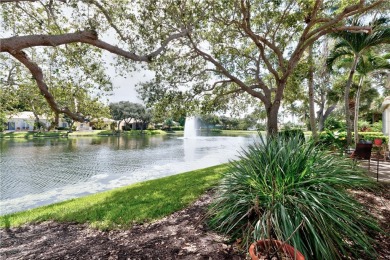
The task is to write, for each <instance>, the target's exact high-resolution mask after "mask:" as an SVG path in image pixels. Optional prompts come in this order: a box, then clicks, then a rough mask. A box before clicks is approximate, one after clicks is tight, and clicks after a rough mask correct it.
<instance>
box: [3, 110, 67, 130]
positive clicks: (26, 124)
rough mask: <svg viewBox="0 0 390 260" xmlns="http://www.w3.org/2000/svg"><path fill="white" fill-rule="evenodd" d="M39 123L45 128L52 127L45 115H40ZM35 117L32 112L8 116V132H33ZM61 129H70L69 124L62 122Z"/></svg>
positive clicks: (60, 123)
mask: <svg viewBox="0 0 390 260" xmlns="http://www.w3.org/2000/svg"><path fill="white" fill-rule="evenodd" d="M38 118H39V122H40V123H41V125H43V126H44V127H45V128H48V127H50V121H49V120H48V118H47V117H46V116H45V115H39V116H38ZM35 120H36V119H35V116H34V113H33V112H31V111H24V112H19V113H16V114H12V115H9V116H7V123H6V129H5V130H8V131H33V130H34V124H35ZM59 127H64V128H66V127H68V123H67V122H64V121H62V120H60V122H59Z"/></svg>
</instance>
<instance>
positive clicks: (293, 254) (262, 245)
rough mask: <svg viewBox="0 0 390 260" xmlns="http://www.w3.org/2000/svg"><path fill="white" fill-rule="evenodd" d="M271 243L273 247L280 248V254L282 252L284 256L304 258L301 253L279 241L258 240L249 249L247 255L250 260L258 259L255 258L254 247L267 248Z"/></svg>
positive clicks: (301, 259) (299, 259)
mask: <svg viewBox="0 0 390 260" xmlns="http://www.w3.org/2000/svg"><path fill="white" fill-rule="evenodd" d="M271 241H272V244H273V245H274V247H277V248H280V252H284V253H285V254H286V255H288V256H289V257H291V259H296V260H305V257H304V256H303V255H302V253H301V252H299V251H298V250H296V249H295V248H294V247H292V246H290V245H289V244H286V243H283V242H282V241H279V240H269V239H265V240H259V241H257V242H255V243H253V244H252V245H251V246H250V247H249V255H250V256H251V259H252V260H259V257H258V256H257V254H256V252H255V248H256V247H257V249H259V248H260V249H261V248H268V247H270V245H271Z"/></svg>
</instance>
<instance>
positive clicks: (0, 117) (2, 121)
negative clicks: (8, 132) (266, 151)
mask: <svg viewBox="0 0 390 260" xmlns="http://www.w3.org/2000/svg"><path fill="white" fill-rule="evenodd" d="M6 124H7V117H6V114H5V113H4V112H3V111H1V112H0V132H3V131H4V130H5V128H6Z"/></svg>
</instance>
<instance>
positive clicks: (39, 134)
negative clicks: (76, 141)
mask: <svg viewBox="0 0 390 260" xmlns="http://www.w3.org/2000/svg"><path fill="white" fill-rule="evenodd" d="M67 135H68V133H67V131H55V132H37V133H35V132H26V131H23V132H9V133H0V138H9V139H12V138H25V139H31V138H42V137H52V138H58V137H67Z"/></svg>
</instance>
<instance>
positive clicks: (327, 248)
mask: <svg viewBox="0 0 390 260" xmlns="http://www.w3.org/2000/svg"><path fill="white" fill-rule="evenodd" d="M372 185H374V183H373V182H372V180H370V179H369V178H368V177H366V176H365V175H364V172H363V171H362V170H361V169H359V168H357V167H353V165H352V163H351V160H350V159H348V158H343V157H342V156H339V155H337V156H335V155H333V154H331V153H329V152H327V151H324V150H323V149H318V147H316V146H315V145H314V144H313V143H312V142H305V141H304V140H302V139H300V138H284V137H281V136H279V137H268V138H265V137H264V138H261V139H260V141H259V142H258V143H256V144H254V145H252V146H250V147H249V148H247V149H246V150H243V151H242V152H241V154H240V158H239V159H238V160H237V161H233V162H231V163H230V170H229V171H228V173H226V174H225V175H224V177H223V179H222V182H221V183H220V185H219V187H218V188H217V192H216V195H215V201H214V203H213V204H212V205H211V207H210V210H209V214H210V215H209V217H210V225H211V227H213V228H215V229H216V230H218V231H221V232H223V233H226V234H229V235H230V236H231V237H232V239H234V240H237V239H238V241H242V242H241V243H242V245H243V246H244V248H245V249H247V248H248V247H249V245H250V244H251V243H252V242H254V241H257V240H262V239H276V240H280V241H283V242H285V243H288V244H290V245H292V246H293V247H295V248H296V249H298V250H299V251H300V252H302V253H303V255H305V257H306V259H341V258H344V257H356V258H358V255H359V254H360V253H363V254H367V255H370V256H372V257H373V259H375V257H374V255H375V251H374V249H373V242H374V239H373V236H374V235H375V233H376V231H379V227H378V225H377V223H376V221H375V219H374V218H373V217H372V215H371V214H370V213H369V212H368V211H367V210H366V209H365V208H364V207H363V206H362V205H360V204H359V203H358V202H357V201H356V200H355V199H353V198H352V196H351V195H350V193H349V192H348V190H349V189H365V188H370V187H371V186H372Z"/></svg>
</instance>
